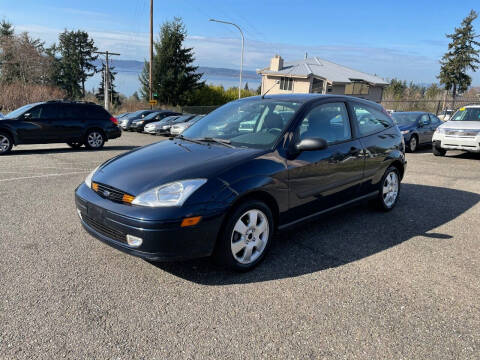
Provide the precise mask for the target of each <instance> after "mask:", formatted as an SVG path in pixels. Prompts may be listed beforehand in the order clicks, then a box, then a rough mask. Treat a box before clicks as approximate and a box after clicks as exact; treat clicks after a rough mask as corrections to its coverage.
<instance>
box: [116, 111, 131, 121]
mask: <svg viewBox="0 0 480 360" xmlns="http://www.w3.org/2000/svg"><path fill="white" fill-rule="evenodd" d="M130 114H131V113H129V112H125V113H121V114H119V115H117V116H115V117H116V118H117V120H119V121H120V119H123V118H124V117H125V116H128V115H130Z"/></svg>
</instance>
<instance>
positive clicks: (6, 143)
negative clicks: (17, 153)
mask: <svg viewBox="0 0 480 360" xmlns="http://www.w3.org/2000/svg"><path fill="white" fill-rule="evenodd" d="M12 147H13V140H12V138H11V137H10V135H8V134H5V133H0V155H4V154H7V153H9V152H10V150H12Z"/></svg>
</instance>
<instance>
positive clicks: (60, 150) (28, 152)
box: [2, 145, 139, 156]
mask: <svg viewBox="0 0 480 360" xmlns="http://www.w3.org/2000/svg"><path fill="white" fill-rule="evenodd" d="M138 147H139V146H130V145H119V146H115V145H114V146H108V145H105V147H103V148H101V149H100V150H88V149H86V148H84V147H81V148H79V149H72V148H71V147H69V146H66V147H64V148H53V149H52V148H46V149H21V148H20V149H17V148H14V149H13V150H12V152H10V153H8V154H5V155H2V156H20V155H33V154H62V153H78V152H96V151H112V150H113V151H115V150H125V151H126V150H133V149H136V148H138Z"/></svg>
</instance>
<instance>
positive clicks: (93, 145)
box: [85, 130, 105, 150]
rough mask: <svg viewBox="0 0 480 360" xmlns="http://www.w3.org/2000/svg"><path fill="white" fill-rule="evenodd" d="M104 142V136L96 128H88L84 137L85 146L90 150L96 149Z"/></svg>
mask: <svg viewBox="0 0 480 360" xmlns="http://www.w3.org/2000/svg"><path fill="white" fill-rule="evenodd" d="M104 144H105V136H104V135H103V133H102V132H100V131H98V130H90V131H89V132H88V133H87V136H86V137H85V146H86V147H87V149H90V150H98V149H101V148H102V147H103V145H104Z"/></svg>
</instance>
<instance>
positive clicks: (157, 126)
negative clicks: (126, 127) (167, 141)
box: [143, 115, 180, 135]
mask: <svg viewBox="0 0 480 360" xmlns="http://www.w3.org/2000/svg"><path fill="white" fill-rule="evenodd" d="M178 117H180V115H173V116H167V117H166V118H164V119H162V120H160V121H157V122H153V123H150V124H148V125H145V128H144V129H143V131H144V132H146V133H147V134H151V135H157V132H158V133H159V134H160V131H161V129H162V127H163V126H165V125H167V124H170V123H171V122H172V121H173V120H175V119H177V118H178Z"/></svg>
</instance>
